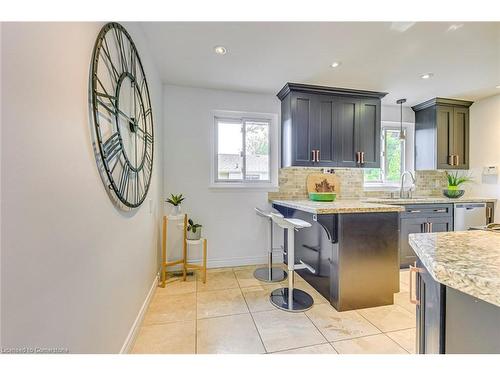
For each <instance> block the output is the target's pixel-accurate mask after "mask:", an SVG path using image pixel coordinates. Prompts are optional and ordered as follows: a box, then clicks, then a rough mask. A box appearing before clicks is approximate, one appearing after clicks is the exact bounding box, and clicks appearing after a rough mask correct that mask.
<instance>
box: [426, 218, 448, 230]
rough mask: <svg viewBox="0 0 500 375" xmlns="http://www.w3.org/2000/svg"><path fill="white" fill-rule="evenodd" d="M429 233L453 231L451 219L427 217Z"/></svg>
mask: <svg viewBox="0 0 500 375" xmlns="http://www.w3.org/2000/svg"><path fill="white" fill-rule="evenodd" d="M427 222H428V223H429V224H430V226H429V227H430V228H429V229H430V232H451V231H453V222H452V218H451V217H428V218H427Z"/></svg>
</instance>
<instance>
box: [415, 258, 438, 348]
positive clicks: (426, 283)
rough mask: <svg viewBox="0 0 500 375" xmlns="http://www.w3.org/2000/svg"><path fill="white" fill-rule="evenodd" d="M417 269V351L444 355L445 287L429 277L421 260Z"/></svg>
mask: <svg viewBox="0 0 500 375" xmlns="http://www.w3.org/2000/svg"><path fill="white" fill-rule="evenodd" d="M417 267H418V268H419V272H417V274H416V296H417V301H418V302H417V309H416V312H417V314H416V317H417V335H416V338H417V351H418V353H419V354H443V353H444V339H445V337H444V314H445V306H444V294H445V291H444V286H443V285H441V284H440V283H438V282H437V281H435V280H434V279H433V278H432V276H431V275H429V273H428V272H427V270H426V269H425V267H424V266H423V264H422V263H421V262H420V260H418V261H417ZM411 292H412V291H411V290H410V293H411Z"/></svg>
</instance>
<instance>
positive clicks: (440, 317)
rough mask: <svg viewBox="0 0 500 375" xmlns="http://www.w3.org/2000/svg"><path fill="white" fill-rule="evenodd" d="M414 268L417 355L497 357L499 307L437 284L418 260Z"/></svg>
mask: <svg viewBox="0 0 500 375" xmlns="http://www.w3.org/2000/svg"><path fill="white" fill-rule="evenodd" d="M416 267H417V268H416V271H417V272H415V274H416V277H415V279H416V283H415V286H414V287H413V285H412V286H411V288H410V293H414V292H415V300H416V303H417V308H416V312H417V314H416V320H417V321H416V327H417V334H416V340H417V343H416V344H417V352H418V353H419V354H481V353H482V354H499V353H500V307H498V306H495V305H492V304H490V303H488V302H485V301H482V300H479V299H477V298H475V297H472V296H470V295H468V294H466V293H463V292H461V291H458V290H456V289H453V288H450V287H447V286H445V285H443V284H441V283H439V282H437V281H436V280H435V279H434V278H433V277H432V275H431V274H430V273H429V272H428V270H427V269H426V268H425V266H424V265H423V263H422V262H421V261H420V260H417V262H416ZM413 288H415V290H414V291H413V290H412V289H413Z"/></svg>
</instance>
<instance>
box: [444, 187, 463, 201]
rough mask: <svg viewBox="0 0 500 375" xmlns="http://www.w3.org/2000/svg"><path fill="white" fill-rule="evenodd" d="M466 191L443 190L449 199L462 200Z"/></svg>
mask: <svg viewBox="0 0 500 375" xmlns="http://www.w3.org/2000/svg"><path fill="white" fill-rule="evenodd" d="M464 193H465V190H450V189H444V190H443V195H444V196H445V197H447V198H455V199H456V198H460V197H461V196H462V195H464Z"/></svg>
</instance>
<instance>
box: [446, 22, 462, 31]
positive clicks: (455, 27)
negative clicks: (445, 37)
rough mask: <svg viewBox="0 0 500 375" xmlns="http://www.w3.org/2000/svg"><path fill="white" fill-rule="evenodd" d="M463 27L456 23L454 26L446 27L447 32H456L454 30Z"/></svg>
mask: <svg viewBox="0 0 500 375" xmlns="http://www.w3.org/2000/svg"><path fill="white" fill-rule="evenodd" d="M463 26H464V24H463V23H456V24H453V25H451V26H450V27H448V31H456V30H458V29H460V28H461V27H463Z"/></svg>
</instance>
